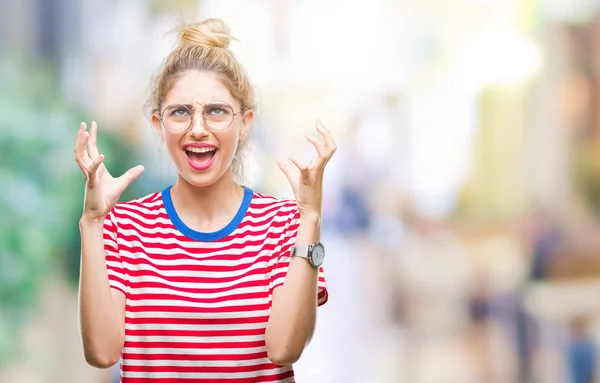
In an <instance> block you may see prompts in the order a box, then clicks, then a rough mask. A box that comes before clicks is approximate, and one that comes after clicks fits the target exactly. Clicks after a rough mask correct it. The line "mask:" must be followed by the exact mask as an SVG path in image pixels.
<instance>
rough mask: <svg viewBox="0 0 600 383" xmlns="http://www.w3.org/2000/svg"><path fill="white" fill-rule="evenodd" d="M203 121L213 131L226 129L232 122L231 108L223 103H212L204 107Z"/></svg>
mask: <svg viewBox="0 0 600 383" xmlns="http://www.w3.org/2000/svg"><path fill="white" fill-rule="evenodd" d="M203 115H204V121H205V122H206V125H208V127H209V128H211V129H213V130H223V129H227V128H228V127H229V126H230V125H231V123H232V122H233V117H234V113H233V108H232V107H231V105H229V104H227V103H225V102H220V101H218V102H212V103H210V104H208V105H206V106H205V107H204V114H203Z"/></svg>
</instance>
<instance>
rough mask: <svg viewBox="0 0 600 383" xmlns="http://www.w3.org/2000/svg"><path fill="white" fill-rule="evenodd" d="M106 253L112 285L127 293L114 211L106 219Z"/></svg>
mask: <svg viewBox="0 0 600 383" xmlns="http://www.w3.org/2000/svg"><path fill="white" fill-rule="evenodd" d="M104 254H105V258H106V271H107V273H108V283H109V285H110V287H111V288H113V289H117V290H119V291H121V292H122V293H123V294H126V291H127V289H126V278H125V273H124V271H123V264H122V263H121V255H120V254H119V246H118V244H117V224H116V219H115V216H114V213H113V212H112V211H111V212H110V213H109V214H108V215H107V216H106V218H105V219H104Z"/></svg>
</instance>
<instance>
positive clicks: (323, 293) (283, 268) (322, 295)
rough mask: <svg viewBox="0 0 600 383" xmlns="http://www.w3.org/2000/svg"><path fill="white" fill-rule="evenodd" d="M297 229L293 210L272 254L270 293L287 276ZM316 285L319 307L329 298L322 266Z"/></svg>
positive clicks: (297, 223)
mask: <svg viewBox="0 0 600 383" xmlns="http://www.w3.org/2000/svg"><path fill="white" fill-rule="evenodd" d="M299 227H300V214H299V213H298V209H294V210H293V212H292V214H290V217H289V218H288V220H287V222H286V224H285V226H284V228H283V232H282V234H281V237H280V240H279V243H278V244H277V247H276V248H275V251H274V253H273V261H274V265H273V269H272V273H271V281H270V285H271V293H272V292H273V290H275V289H276V288H277V287H279V286H281V285H283V282H284V281H285V276H286V275H287V271H288V267H289V265H290V258H291V251H292V246H294V244H295V243H296V235H297V234H298V228H299ZM318 284H319V285H318V304H319V306H321V305H323V304H325V303H326V302H327V299H328V298H329V294H328V292H327V283H326V281H325V272H324V270H323V267H322V266H321V267H319V282H318Z"/></svg>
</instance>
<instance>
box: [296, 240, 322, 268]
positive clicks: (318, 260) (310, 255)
mask: <svg viewBox="0 0 600 383" xmlns="http://www.w3.org/2000/svg"><path fill="white" fill-rule="evenodd" d="M292 257H301V258H306V259H307V260H308V262H310V264H311V265H313V266H315V267H319V266H321V265H322V264H323V261H324V260H325V246H323V244H322V243H321V242H317V243H315V244H314V245H296V246H294V247H292Z"/></svg>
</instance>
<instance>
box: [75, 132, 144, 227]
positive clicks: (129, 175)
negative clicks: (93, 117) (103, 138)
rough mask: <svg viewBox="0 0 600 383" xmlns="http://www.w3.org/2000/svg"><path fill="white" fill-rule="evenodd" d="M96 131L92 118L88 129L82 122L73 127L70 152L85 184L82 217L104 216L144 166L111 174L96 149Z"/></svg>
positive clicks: (100, 218)
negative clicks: (72, 140) (73, 141)
mask: <svg viewBox="0 0 600 383" xmlns="http://www.w3.org/2000/svg"><path fill="white" fill-rule="evenodd" d="M97 135H98V126H97V124H96V123H95V122H92V126H91V128H90V131H89V132H88V131H87V125H86V123H85V122H82V123H81V125H80V126H79V130H78V131H77V140H76V141H75V149H74V152H75V161H76V162H77V165H79V168H80V169H81V172H82V173H83V177H84V178H85V185H86V187H85V199H84V204H83V218H87V219H94V220H104V218H105V217H106V215H107V214H108V213H109V212H110V209H112V208H113V206H115V204H116V203H117V202H118V201H119V197H120V196H121V194H123V192H124V191H125V189H126V188H127V186H129V185H130V184H131V183H132V182H133V180H135V179H136V178H137V177H138V176H139V175H140V174H142V172H143V171H144V167H143V166H141V165H138V166H136V167H133V168H131V169H129V170H128V171H127V172H126V173H125V174H123V175H122V176H121V177H118V178H114V177H113V176H111V175H110V173H109V172H108V169H106V166H104V163H103V161H104V155H103V154H100V153H99V152H98V146H97V145H96V138H97ZM86 145H87V150H86Z"/></svg>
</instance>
